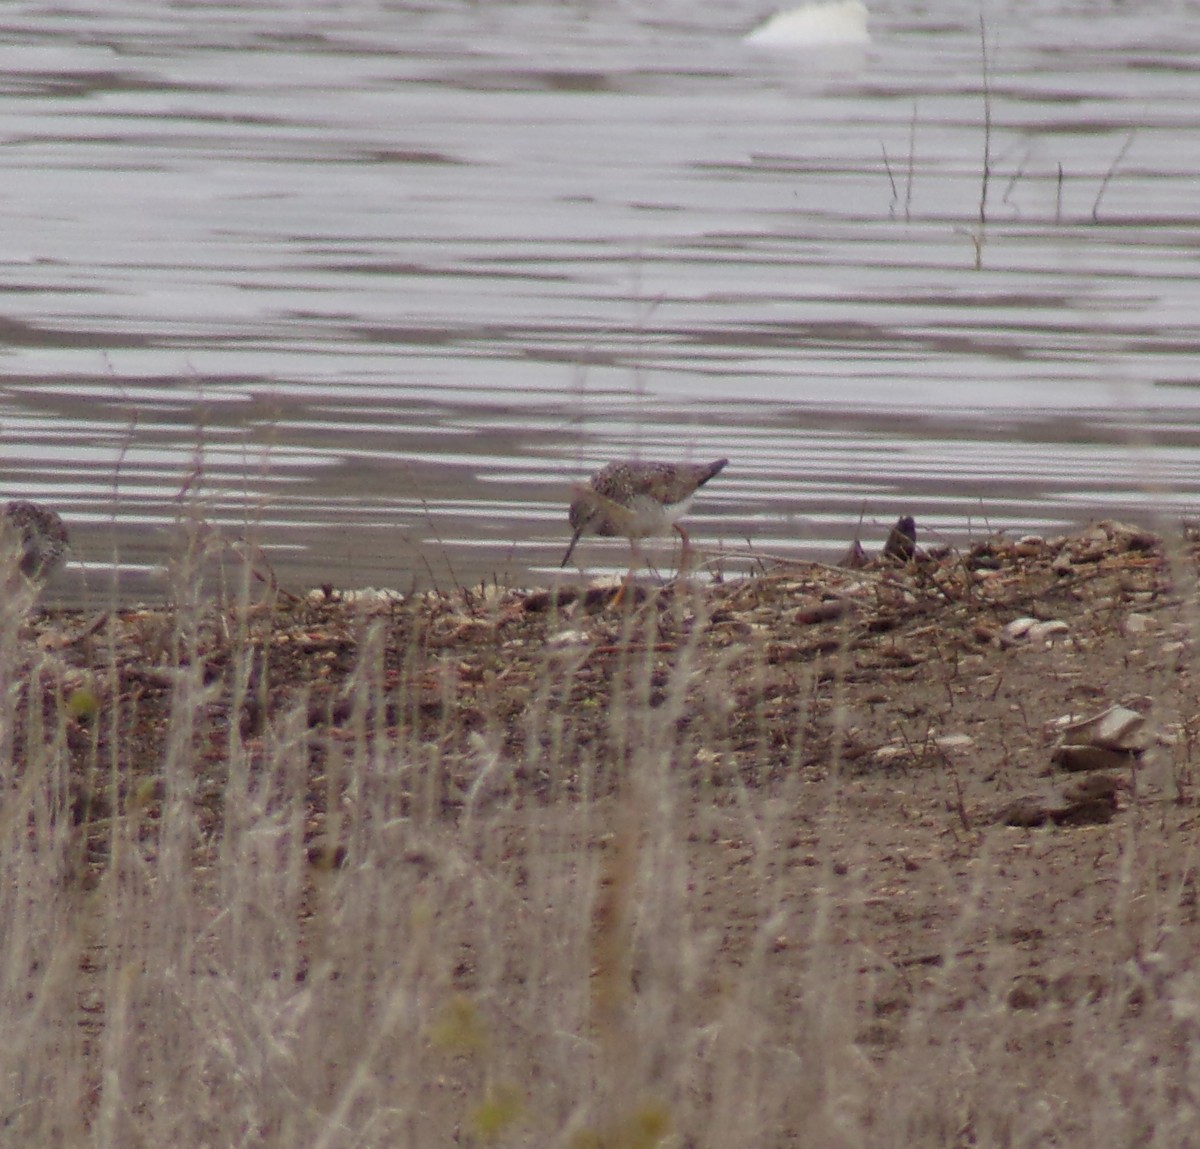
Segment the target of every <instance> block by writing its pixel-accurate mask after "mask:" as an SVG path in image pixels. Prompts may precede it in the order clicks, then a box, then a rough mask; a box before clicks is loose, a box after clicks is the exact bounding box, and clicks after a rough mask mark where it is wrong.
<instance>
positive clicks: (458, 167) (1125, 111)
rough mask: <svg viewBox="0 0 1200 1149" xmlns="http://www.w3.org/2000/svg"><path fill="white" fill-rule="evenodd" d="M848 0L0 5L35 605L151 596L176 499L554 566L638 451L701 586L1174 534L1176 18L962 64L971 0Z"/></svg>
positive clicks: (322, 545)
mask: <svg viewBox="0 0 1200 1149" xmlns="http://www.w3.org/2000/svg"><path fill="white" fill-rule="evenodd" d="M871 11H872V18H871V34H872V43H871V45H870V47H869V48H868V49H867V50H866V51H863V52H858V53H854V52H843V53H839V52H830V51H820V52H810V53H772V52H764V51H761V50H754V49H752V48H750V47H748V46H746V45H745V44H743V43H742V37H743V36H744V35H745V33H746V32H748V31H749V30H750V29H751V28H753V27H754V26H755V24H756V23H758V22H759V21H760V20H761V19H762V18H764V17H765V16H766V15H767V14H768V10H767V8H766V7H764V6H763V5H760V4H756V3H750V2H749V0H731V2H727V3H716V2H710V3H703V2H700V0H693V2H692V3H689V4H684V3H676V2H669V3H664V2H663V0H627V2H620V0H561V2H551V0H543V2H529V0H520V2H510V3H503V2H496V0H488V2H487V3H468V2H452V0H430V2H427V3H423V4H418V3H380V2H374V3H372V2H367V0H348V2H346V3H340V4H332V3H331V4H323V5H315V4H311V3H298V2H297V3H288V2H283V0H279V2H275V3H257V4H253V5H241V4H239V5H236V6H235V5H221V4H215V3H211V4H210V3H165V2H149V0H146V2H141V3H138V2H132V0H87V2H85V0H67V2H60V3H49V2H45V3H25V4H15V5H8V6H5V7H4V8H3V9H0V108H2V111H3V116H2V125H3V134H2V136H0V140H2V141H3V146H2V147H0V204H2V205H3V212H4V216H3V218H4V220H5V223H6V228H5V242H4V244H3V246H2V247H0V261H2V274H3V285H2V288H0V290H2V300H3V311H2V312H0V333H2V337H3V356H2V358H0V496H3V497H28V498H34V499H37V500H39V501H44V502H46V503H49V504H51V505H53V506H54V507H56V508H58V509H59V510H60V511H61V513H62V514H63V516H64V518H66V519H67V520H68V522H69V524H70V526H71V529H72V535H73V539H74V543H75V547H74V553H75V557H76V559H77V562H76V563H75V564H74V565H73V566H72V567H71V568H70V569H69V570H68V571H67V572H65V573H64V574H63V575H60V576H59V578H58V585H57V588H56V589H57V593H58V594H59V595H61V596H65V597H67V598H71V597H73V596H78V595H79V594H80V593H84V592H85V591H90V592H91V593H97V592H98V591H100V590H101V589H103V588H108V587H109V586H111V585H112V584H113V580H114V572H117V574H118V576H119V578H118V581H119V585H120V586H121V588H122V593H124V594H126V595H153V594H154V593H156V591H157V589H158V588H160V586H161V583H160V582H159V581H158V580H157V579H156V577H155V572H156V568H158V567H159V566H161V564H162V563H163V562H164V561H165V560H166V559H167V558H168V556H169V555H170V554H171V553H172V551H173V549H174V548H175V540H176V530H175V529H174V525H176V524H178V523H179V521H180V519H181V517H187V516H194V515H202V516H204V517H206V518H208V519H209V520H211V521H212V523H213V524H214V525H215V526H216V527H217V528H218V529H219V531H220V533H221V535H222V536H223V537H225V538H227V539H229V540H231V541H233V540H237V539H239V538H241V537H243V536H244V537H246V538H247V539H249V540H250V542H251V543H252V544H253V545H255V546H259V547H262V548H263V552H262V553H263V555H264V556H265V561H268V562H269V563H270V564H271V566H272V567H273V569H274V571H275V573H276V574H277V576H278V577H279V579H280V580H281V581H282V582H283V583H284V584H285V585H287V586H290V587H293V588H294V589H301V588H303V587H306V586H310V585H314V584H319V583H322V582H329V583H334V584H338V585H343V586H360V585H368V584H369V585H376V586H393V587H400V588H402V589H405V588H407V587H409V586H411V585H414V584H416V585H431V584H432V585H439V586H443V587H445V586H449V585H453V584H454V583H456V582H457V583H469V582H474V581H477V580H478V579H480V578H484V577H487V578H491V577H496V578H498V579H500V580H501V581H505V582H512V583H521V584H527V583H533V582H545V581H546V580H547V579H548V578H549V577H551V575H552V573H553V572H554V571H555V570H556V569H557V563H558V561H559V560H560V559H561V557H562V552H563V549H564V548H565V544H566V541H567V536H568V529H567V524H566V519H565V511H564V507H565V502H566V501H567V499H568V498H569V497H570V483H571V482H572V481H573V480H576V479H578V478H580V477H581V476H584V475H586V474H587V473H588V472H590V471H591V470H593V469H595V468H596V467H597V466H599V465H600V464H602V463H603V462H604V461H606V460H607V459H609V458H613V457H617V456H625V455H642V456H646V457H667V458H689V459H707V458H713V457H716V456H718V455H726V456H728V457H729V458H730V460H731V462H730V465H729V467H728V469H727V470H726V472H725V473H724V474H722V475H721V476H720V477H719V478H718V479H716V480H714V482H713V483H712V484H711V486H710V487H708V488H706V489H705V491H704V493H703V497H702V498H701V499H699V500H698V501H697V503H696V504H695V507H694V509H693V513H692V515H691V516H690V518H689V522H690V523H691V525H692V534H693V537H694V538H695V539H696V541H697V543H698V544H699V545H700V547H701V548H702V549H703V550H705V551H707V552H710V553H711V552H715V551H718V550H720V551H723V552H724V554H725V556H726V558H725V560H724V564H723V565H724V568H725V569H726V570H727V571H731V572H736V571H737V570H739V569H744V568H745V567H746V566H747V565H748V564H750V563H752V562H754V561H755V560H756V559H762V558H765V557H770V556H798V555H807V556H813V557H819V558H826V559H832V558H836V557H838V556H839V555H840V554H841V553H842V552H843V551H844V550H845V548H846V546H847V544H848V543H849V541H850V540H851V539H852V538H853V537H854V536H855V534H856V533H860V534H861V535H862V537H863V540H864V542H866V543H868V544H874V543H877V542H878V541H880V540H882V538H883V536H884V534H886V530H887V527H888V526H889V525H890V523H891V522H892V521H893V520H894V519H895V517H896V516H897V515H899V514H901V513H910V514H913V515H915V516H916V518H917V521H918V524H919V527H920V529H921V538H922V540H923V541H935V540H944V541H950V542H961V541H963V540H965V539H968V538H970V537H977V536H979V535H982V534H986V533H987V532H989V531H992V530H1008V531H1014V532H1017V533H1025V532H1029V531H1037V532H1042V533H1046V532H1052V531H1057V530H1060V529H1062V528H1063V527H1065V526H1067V525H1070V524H1072V523H1075V522H1078V521H1081V520H1085V519H1087V518H1089V517H1092V516H1099V515H1119V516H1122V517H1131V518H1138V519H1141V520H1143V521H1147V520H1154V519H1155V518H1156V517H1157V518H1158V519H1159V520H1163V519H1166V520H1169V519H1177V518H1178V517H1179V516H1180V515H1185V514H1189V513H1190V512H1191V511H1192V510H1193V509H1194V507H1195V506H1196V504H1197V502H1198V501H1200V500H1198V495H1200V467H1198V466H1197V462H1198V460H1200V427H1198V423H1197V418H1196V409H1197V404H1198V400H1200V388H1197V386H1196V384H1197V381H1198V379H1200V368H1198V366H1197V364H1198V359H1197V346H1198V343H1200V340H1198V338H1197V325H1198V320H1197V316H1198V315H1200V286H1198V284H1197V258H1198V254H1200V226H1198V221H1200V178H1198V171H1197V169H1198V168H1200V144H1198V142H1197V141H1198V140H1200V19H1198V17H1200V6H1198V5H1197V4H1195V3H1182V2H1178V0H1176V2H1173V3H1172V2H1166V0H1163V2H1159V3H1153V2H1151V3H1142V4H1138V5H1136V6H1131V5H1127V4H1122V3H1116V2H1108V3H1106V2H1100V0H1097V2H1092V3H1085V2H1082V0H1079V2H1074V3H1072V2H1060V3H1051V2H1049V0H1047V2H1031V3H1008V4H997V3H991V4H989V5H987V19H986V43H987V53H988V60H989V64H988V67H987V69H986V70H985V68H984V65H983V62H982V57H981V36H980V24H979V12H978V9H977V8H974V7H973V6H972V5H970V4H961V3H957V2H956V3H951V2H949V0H931V2H929V3H917V2H915V0H913V2H903V0H891V2H888V3H884V2H878V0H877V2H876V3H874V4H872V5H871ZM985 76H986V81H987V82H986V88H987V97H986V99H985V94H984V89H985ZM985 107H986V108H987V109H989V111H990V130H985ZM985 155H986V156H987V157H988V158H987V165H988V169H989V179H988V183H987V189H986V201H985V203H984V208H983V212H982V216H983V219H982V221H981V198H982V195H983V178H982V177H983V172H984V167H985ZM624 557H625V556H624V553H623V547H622V544H620V543H617V544H607V545H605V544H601V543H599V542H595V541H589V542H587V543H586V544H585V545H582V546H581V548H580V551H579V552H578V558H579V559H580V560H581V562H582V564H583V565H584V566H585V568H586V569H587V570H588V571H590V572H594V571H596V570H598V569H601V568H608V567H613V566H618V565H620V563H621V561H622V560H623V558H624Z"/></svg>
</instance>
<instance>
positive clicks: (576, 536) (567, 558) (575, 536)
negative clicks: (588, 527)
mask: <svg viewBox="0 0 1200 1149" xmlns="http://www.w3.org/2000/svg"><path fill="white" fill-rule="evenodd" d="M582 534H583V526H582V524H581V525H580V526H578V527H576V528H575V533H574V534H573V535H572V536H571V545H570V546H569V547H567V553H566V554H565V555H563V561H562V562H560V563H559V564H558V565H559V566H560V567H565V566H566V565H567V563H568V562H569V561H570V558H571V555H572V554H573V553H574V551H575V544H576V543H577V542H579V536H580V535H582Z"/></svg>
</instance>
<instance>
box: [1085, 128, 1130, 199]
mask: <svg viewBox="0 0 1200 1149" xmlns="http://www.w3.org/2000/svg"><path fill="white" fill-rule="evenodd" d="M1136 135H1137V128H1131V129H1130V131H1129V135H1127V136H1126V137H1125V142H1124V143H1123V144H1122V145H1121V150H1120V151H1119V152H1117V156H1116V159H1114V160H1113V162H1112V163H1111V164H1109V166H1108V171H1106V172H1105V173H1104V179H1102V180H1101V181H1100V190H1099V191H1098V192H1097V193H1096V202H1095V203H1093V204H1092V223H1099V222H1100V201H1101V200H1102V199H1103V198H1104V193H1105V192H1106V191H1108V185H1109V182H1110V181H1111V180H1112V178H1113V176H1114V175H1116V172H1117V168H1118V167H1120V166H1121V161H1122V160H1123V159H1124V158H1125V156H1126V154H1127V153H1128V151H1129V149H1130V148H1131V147H1132V146H1133V137H1134V136H1136Z"/></svg>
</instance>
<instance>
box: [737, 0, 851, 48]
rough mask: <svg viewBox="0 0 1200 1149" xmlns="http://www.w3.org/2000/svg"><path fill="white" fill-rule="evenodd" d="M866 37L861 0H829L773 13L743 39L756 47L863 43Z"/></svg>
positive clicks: (821, 46)
mask: <svg viewBox="0 0 1200 1149" xmlns="http://www.w3.org/2000/svg"><path fill="white" fill-rule="evenodd" d="M870 39H871V36H870V33H869V32H868V31H867V6H866V5H865V4H864V3H862V0H829V2H828V3H823V4H804V5H802V6H801V7H799V8H793V9H792V10H791V11H789V12H779V13H777V14H776V15H774V16H772V17H771V19H770V20H768V21H767V22H766V23H765V24H763V25H761V26H760V27H758V28H755V29H754V31H753V32H751V33H750V34H749V35H748V36H747V37H746V40H745V42H746V43H747V44H753V45H754V46H755V47H758V48H833V47H852V46H855V45H861V44H866V43H868V42H869V41H870Z"/></svg>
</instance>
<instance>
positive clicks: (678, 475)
mask: <svg viewBox="0 0 1200 1149" xmlns="http://www.w3.org/2000/svg"><path fill="white" fill-rule="evenodd" d="M728 462H729V460H728V459H716V460H714V461H713V462H711V463H648V462H639V461H636V460H631V461H626V462H617V463H609V464H608V466H607V467H604V468H603V469H602V470H599V471H597V472H596V473H595V474H594V475H593V476H592V477H591V480H590V481H589V482H588V483H587V485H586V486H585V485H584V484H582V483H580V484H577V485H575V486H574V487H573V488H572V492H573V494H574V496H575V497H574V499H573V500H572V502H571V509H570V512H569V514H570V519H571V528H572V531H573V534H572V535H571V545H570V546H568V547H567V553H566V554H565V555H563V561H562V563H561V564H560V565H561V566H564V567H565V566H566V565H567V563H568V562H569V561H570V558H571V555H572V553H573V552H574V550H575V544H576V543H577V542H579V540H580V538H581V537H582V536H583V535H584V534H594V535H609V536H612V535H622V536H624V537H625V538H627V539H628V540H629V546H630V548H631V549H632V551H633V559H634V563H633V564H631V565H630V568H629V574H628V575H627V576H626V578H625V584H624V586H622V588H621V590H620V591H618V592H617V597H616V599H614V602H619V601H620V598H621V595H623V594H624V593H625V588H626V587H628V585H629V584H630V582H632V580H633V575H634V571H635V569H636V566H635V564H636V563H637V562H638V561H639V560H640V559H641V548H640V543H641V541H642V540H643V539H645V538H649V537H650V536H651V535H663V534H666V533H667V532H668V531H671V530H675V531H676V532H677V533H678V535H679V538H680V540H681V542H682V550H681V553H680V559H679V570H680V573H683V571H684V570H686V569H687V560H688V547H689V545H690V542H691V540H690V539H689V538H688V533H687V531H685V530H684V529H683V527H682V526H680V524H679V522H678V520H679V518H680V517H681V516H682V515H683V514H685V513H686V511H687V509H688V506H689V505H690V504H691V501H692V497H693V496H694V495H695V493H696V492H697V491H698V490H699V489H700V488H701V487H702V486H704V484H705V483H707V482H708V480H709V479H711V478H712V477H713V476H714V475H719V474H720V473H721V471H722V470H724V468H725V465H726V464H727V463H728Z"/></svg>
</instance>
